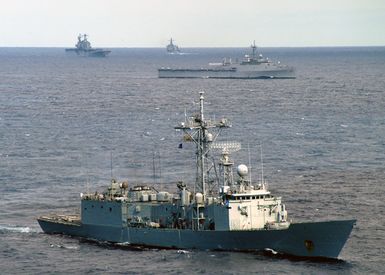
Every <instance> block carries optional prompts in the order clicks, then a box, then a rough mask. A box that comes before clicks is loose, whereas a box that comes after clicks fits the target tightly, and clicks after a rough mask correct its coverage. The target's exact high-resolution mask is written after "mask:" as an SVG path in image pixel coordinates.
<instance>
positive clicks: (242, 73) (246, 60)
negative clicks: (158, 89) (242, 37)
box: [158, 41, 296, 79]
mask: <svg viewBox="0 0 385 275" xmlns="http://www.w3.org/2000/svg"><path fill="white" fill-rule="evenodd" d="M251 49H252V51H251V54H246V55H245V56H244V57H243V59H242V61H241V62H235V63H234V62H233V61H232V59H230V58H224V59H223V60H222V62H216V63H209V65H208V66H205V67H199V68H194V67H186V68H178V67H162V68H160V69H158V76H159V78H235V79H290V78H296V76H295V69H294V68H293V67H291V66H287V65H284V64H281V63H280V62H272V61H271V60H270V59H269V58H265V57H263V55H262V54H259V53H258V52H257V46H256V45H255V41H254V43H253V44H252V45H251Z"/></svg>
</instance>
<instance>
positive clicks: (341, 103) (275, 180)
mask: <svg viewBox="0 0 385 275" xmlns="http://www.w3.org/2000/svg"><path fill="white" fill-rule="evenodd" d="M244 50H245V49H241V48H239V49H238V48H230V49H226V48H208V49H204V48H198V49H193V48H191V49H185V52H186V54H183V55H167V54H166V53H165V50H164V49H160V48H158V49H150V48H146V49H112V53H111V55H110V56H109V57H107V58H85V57H78V56H74V55H68V54H66V53H65V52H64V49H63V48H0V273H1V274H70V273H73V274H107V273H111V274H163V273H165V274H258V273H262V274H282V273H285V274H367V273H370V274H376V273H377V274H383V273H384V272H385V258H384V256H385V219H384V214H385V48H384V47H369V48H364V47H362V48H264V49H261V52H262V53H263V54H264V55H265V56H268V57H270V59H273V60H276V61H277V60H279V61H281V63H284V64H289V65H292V66H294V67H295V68H296V74H297V78H296V79H290V80H220V79H158V78H157V68H159V67H162V66H164V67H167V66H177V67H178V66H179V67H186V66H195V67H196V66H203V65H205V64H207V63H208V62H218V61H220V60H222V58H223V57H232V58H233V59H236V58H241V57H242V56H243V54H244ZM199 91H205V98H206V102H207V104H206V105H205V111H206V117H216V118H220V117H222V116H225V117H227V118H229V119H230V120H231V121H232V124H233V127H232V128H231V129H230V130H229V131H228V132H226V133H224V135H223V136H222V138H223V140H225V141H240V142H241V143H242V144H243V147H242V148H243V149H242V150H240V151H238V152H236V153H234V155H233V158H234V160H235V161H236V163H237V164H240V163H246V164H249V163H250V164H251V173H252V176H253V178H255V179H257V178H258V177H260V175H261V173H262V172H261V170H262V169H261V167H262V164H261V157H260V156H261V154H260V152H261V150H260V148H261V146H262V148H263V167H264V171H263V174H264V177H265V179H266V180H267V181H268V183H269V188H270V190H271V191H272V192H273V193H274V194H276V195H281V196H282V197H283V201H284V202H285V203H286V207H287V209H288V212H289V217H290V218H291V219H292V220H293V221H294V222H301V221H321V220H332V219H351V218H356V219H357V224H356V226H355V228H354V229H353V232H352V235H351V237H350V238H349V240H348V242H347V243H346V245H345V247H344V249H343V250H342V252H341V254H340V256H339V258H340V260H338V261H307V260H306V261H305V260H299V259H291V258H280V257H274V256H271V255H264V254H260V253H239V252H238V253H235V252H234V253H233V252H217V251H195V250H191V251H187V252H184V253H180V251H177V250H162V249H139V248H130V247H123V246H122V247H121V246H112V245H110V244H106V243H95V242H89V241H86V240H81V239H77V238H71V237H65V236H60V235H46V234H44V233H42V231H41V229H40V227H39V225H38V223H37V222H36V218H37V217H38V216H39V215H42V214H47V213H56V212H58V213H73V212H78V211H79V204H80V196H79V194H80V193H81V192H85V191H86V190H92V191H93V190H95V191H96V190H97V191H103V189H104V187H105V186H107V185H108V184H109V182H110V180H111V177H113V178H117V179H119V180H128V182H129V184H138V183H152V184H154V185H156V187H157V188H158V189H160V188H164V189H168V190H170V191H172V190H175V187H176V186H175V182H177V181H178V180H184V181H186V182H189V183H190V184H191V183H193V182H194V163H195V159H194V158H195V155H194V151H193V148H192V147H189V146H185V147H184V148H183V149H179V148H178V144H179V143H180V142H181V140H182V137H181V135H180V133H178V132H175V130H174V128H173V127H174V126H176V124H177V123H178V122H180V121H183V120H184V116H185V110H186V112H187V114H194V113H195V112H196V110H197V107H198V106H197V104H196V102H197V100H198V97H199V96H198V93H199ZM247 148H249V149H247ZM249 152H250V153H249ZM154 155H155V156H156V167H157V169H156V171H158V172H157V174H156V177H154V173H153V170H154V166H153V163H154ZM249 156H250V162H249Z"/></svg>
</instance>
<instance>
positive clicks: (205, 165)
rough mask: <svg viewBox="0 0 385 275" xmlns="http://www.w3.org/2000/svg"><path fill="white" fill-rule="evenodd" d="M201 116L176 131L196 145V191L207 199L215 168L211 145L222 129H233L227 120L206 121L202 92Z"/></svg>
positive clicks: (190, 120)
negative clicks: (212, 170) (179, 131)
mask: <svg viewBox="0 0 385 275" xmlns="http://www.w3.org/2000/svg"><path fill="white" fill-rule="evenodd" d="M199 94H200V97H199V114H198V115H196V116H194V117H191V118H189V119H187V120H186V121H185V122H182V123H180V125H179V126H177V127H175V129H180V130H182V131H183V132H184V139H185V140H188V141H193V142H194V143H195V144H196V157H197V158H196V165H197V170H196V181H195V191H196V192H200V193H202V194H203V197H204V198H205V197H206V195H207V192H208V190H209V186H208V185H209V184H210V183H211V182H210V179H209V175H210V170H211V169H212V168H213V166H212V165H211V164H212V162H211V160H210V151H211V146H210V145H211V144H212V143H213V142H214V141H215V140H216V138H217V137H218V136H219V134H220V131H221V129H223V128H229V127H231V125H230V123H229V122H228V120H227V119H224V118H223V119H221V120H220V121H219V122H217V121H213V120H206V119H205V116H204V96H203V95H204V92H200V93H199Z"/></svg>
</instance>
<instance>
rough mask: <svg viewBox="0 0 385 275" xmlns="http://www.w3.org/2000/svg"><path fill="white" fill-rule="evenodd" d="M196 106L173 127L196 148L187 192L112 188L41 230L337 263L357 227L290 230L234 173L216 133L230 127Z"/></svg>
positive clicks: (43, 222)
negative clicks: (78, 211)
mask: <svg viewBox="0 0 385 275" xmlns="http://www.w3.org/2000/svg"><path fill="white" fill-rule="evenodd" d="M199 106H200V109H199V113H198V114H197V115H194V116H192V117H187V116H185V120H184V121H183V122H181V123H180V124H178V125H177V126H176V127H175V129H176V130H177V131H180V132H181V133H183V140H184V142H192V143H195V145H196V147H195V148H196V152H195V153H196V154H195V155H196V168H195V169H196V177H195V184H194V186H191V185H187V184H186V183H185V182H183V181H179V182H178V183H177V186H176V187H177V189H178V192H177V193H176V194H171V193H169V192H165V191H158V190H156V189H155V187H150V186H147V185H143V184H138V183H134V182H133V183H131V184H129V183H128V182H127V181H122V182H117V181H116V180H112V181H111V184H110V185H109V186H108V187H107V188H106V190H105V191H104V192H102V193H99V192H95V193H94V192H91V193H85V194H81V208H80V214H76V212H75V214H73V215H64V214H47V215H43V216H40V217H39V218H38V222H39V224H40V226H41V228H42V230H43V231H44V232H46V233H51V234H53V233H58V234H65V235H70V236H75V237H83V238H87V239H91V240H97V241H107V242H111V243H125V244H128V245H135V246H138V245H139V246H145V247H161V248H174V249H177V248H178V249H204V250H205V249H209V250H232V251H266V250H267V251H273V253H274V254H275V253H278V254H279V255H281V254H286V255H294V256H298V257H316V258H319V257H321V258H337V257H338V255H339V253H340V251H341V250H342V248H343V246H344V245H345V243H346V241H347V239H348V238H349V235H350V233H351V231H352V229H353V226H354V224H355V222H356V220H354V219H350V220H334V221H320V222H303V223H294V222H292V221H291V220H290V219H289V217H288V212H287V210H286V207H285V205H284V204H283V203H282V202H281V197H278V196H275V195H273V194H271V193H270V191H268V188H267V184H266V182H265V181H264V179H263V176H262V177H261V179H260V181H259V182H252V181H251V176H250V173H249V169H248V167H247V166H246V165H244V164H239V165H237V167H236V169H234V162H233V160H232V159H231V157H230V154H231V153H232V152H235V151H237V150H240V149H241V144H240V143H238V142H228V141H227V142H224V141H222V142H221V141H218V139H219V136H220V133H221V131H222V130H225V129H228V128H230V127H231V124H230V122H229V120H227V119H226V118H222V119H220V120H218V121H217V120H215V119H207V118H206V117H205V115H204V111H203V109H204V94H203V92H201V93H200V99H199ZM179 147H183V146H182V145H180V146H179ZM215 153H216V155H217V156H219V159H218V160H217V161H214V154H215ZM233 170H236V172H237V174H238V177H237V178H235V175H233ZM58 195H59V196H60V194H58Z"/></svg>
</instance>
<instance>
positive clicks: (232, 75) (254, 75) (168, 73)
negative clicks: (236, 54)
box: [158, 66, 295, 79]
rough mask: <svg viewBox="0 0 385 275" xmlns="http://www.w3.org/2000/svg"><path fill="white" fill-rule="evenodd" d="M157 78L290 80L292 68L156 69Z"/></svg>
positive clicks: (292, 75) (293, 76)
mask: <svg viewBox="0 0 385 275" xmlns="http://www.w3.org/2000/svg"><path fill="white" fill-rule="evenodd" d="M158 76H159V78H225V79H292V78H295V73H294V69H293V68H290V67H288V68H264V67H263V68H260V69H250V66H238V67H229V68H200V69H172V68H161V69H158Z"/></svg>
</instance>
